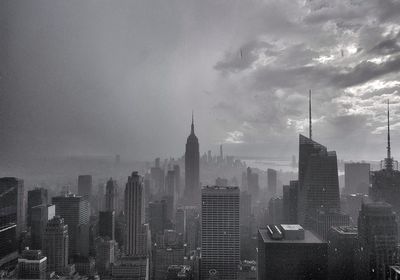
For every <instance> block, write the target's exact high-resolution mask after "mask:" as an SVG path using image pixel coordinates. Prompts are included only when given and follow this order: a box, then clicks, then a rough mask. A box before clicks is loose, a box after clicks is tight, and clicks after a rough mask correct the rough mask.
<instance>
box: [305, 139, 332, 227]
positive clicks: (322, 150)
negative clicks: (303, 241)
mask: <svg viewBox="0 0 400 280" xmlns="http://www.w3.org/2000/svg"><path fill="white" fill-rule="evenodd" d="M298 198H299V200H298V215H299V216H298V221H299V223H300V224H302V225H305V227H307V228H309V227H310V224H311V219H312V218H313V217H315V216H316V214H317V213H318V210H324V211H334V212H335V211H336V212H339V211H340V199H339V180H338V169H337V158H336V152H334V151H328V150H327V148H326V147H325V146H323V145H321V144H319V143H317V142H315V141H313V140H311V139H310V138H307V137H305V136H303V135H301V134H300V136H299V197H298Z"/></svg>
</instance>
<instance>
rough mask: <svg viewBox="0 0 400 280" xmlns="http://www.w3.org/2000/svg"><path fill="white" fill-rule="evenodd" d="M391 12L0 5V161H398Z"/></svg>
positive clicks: (397, 79)
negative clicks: (311, 148) (216, 156)
mask: <svg viewBox="0 0 400 280" xmlns="http://www.w3.org/2000/svg"><path fill="white" fill-rule="evenodd" d="M399 70H400V2H399V1H395V0H387V1H372V0H354V1H346V0H337V1H335V0H326V1H312V0H308V1H294V0H280V1H257V0H253V1H239V0H236V1H233V0H225V1H224V0H219V1H118V0H117V1H102V0H86V1H77V0H72V1H51V0H48V1H43V0H38V1H14V0H3V1H0V131H1V134H0V135H1V137H0V145H1V148H2V151H3V152H2V153H1V154H2V155H1V156H12V155H19V156H38V155H46V156H47V155H112V154H117V153H119V154H121V155H122V157H129V158H133V159H151V158H153V157H156V156H162V157H168V156H175V157H176V156H181V155H182V154H183V152H184V144H185V141H186V137H187V135H188V133H189V129H190V115H191V111H192V109H193V110H194V113H195V125H196V134H197V135H198V137H199V140H200V149H201V152H202V153H203V152H205V151H207V150H208V149H212V150H214V151H216V150H217V145H219V144H220V143H224V144H225V147H226V150H227V152H228V153H230V154H235V155H250V156H282V157H290V156H291V155H292V154H297V150H298V133H307V130H308V126H307V113H308V112H307V110H308V107H307V106H308V104H307V96H308V89H310V88H311V89H312V92H313V136H314V139H315V140H317V141H319V142H321V143H323V144H326V145H327V146H328V148H329V149H332V150H336V151H337V153H338V156H339V158H344V159H356V160H357V159H380V158H383V157H384V156H385V147H386V143H385V139H386V135H385V124H386V123H385V114H386V105H385V103H386V101H387V99H390V100H391V103H392V105H391V111H392V116H391V122H392V134H393V136H392V138H393V143H392V146H393V153H394V156H395V157H397V158H400V142H399V141H400V117H399V113H400V95H399V94H400V93H399V89H400V72H399Z"/></svg>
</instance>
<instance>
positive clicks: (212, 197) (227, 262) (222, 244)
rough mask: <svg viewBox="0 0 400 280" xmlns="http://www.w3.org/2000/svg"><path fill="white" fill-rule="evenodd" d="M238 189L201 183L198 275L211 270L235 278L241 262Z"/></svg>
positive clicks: (221, 275)
mask: <svg viewBox="0 0 400 280" xmlns="http://www.w3.org/2000/svg"><path fill="white" fill-rule="evenodd" d="M239 201H240V191H239V188H238V187H217V186H216V187H208V186H207V187H203V189H202V191H201V202H202V203H201V254H202V259H201V273H200V274H201V279H207V278H206V277H205V276H206V275H208V273H209V271H210V270H216V271H217V272H218V276H219V279H229V280H231V279H236V276H237V270H238V265H239V262H240V236H239V235H240V226H239V209H240V203H239Z"/></svg>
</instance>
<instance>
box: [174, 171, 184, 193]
mask: <svg viewBox="0 0 400 280" xmlns="http://www.w3.org/2000/svg"><path fill="white" fill-rule="evenodd" d="M174 175H175V188H176V189H175V193H176V195H177V198H176V199H178V198H180V197H181V192H182V190H181V168H180V167H179V165H178V164H175V165H174Z"/></svg>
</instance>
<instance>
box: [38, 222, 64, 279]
mask: <svg viewBox="0 0 400 280" xmlns="http://www.w3.org/2000/svg"><path fill="white" fill-rule="evenodd" d="M68 243H69V242H68V225H66V224H64V219H63V218H61V217H59V216H55V217H54V218H53V219H51V220H50V221H49V222H48V223H47V227H46V231H45V233H44V242H43V252H44V254H45V255H46V256H47V266H48V271H49V272H51V271H55V272H56V273H59V274H63V273H64V272H65V269H66V268H67V267H68V256H69V254H68Z"/></svg>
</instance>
